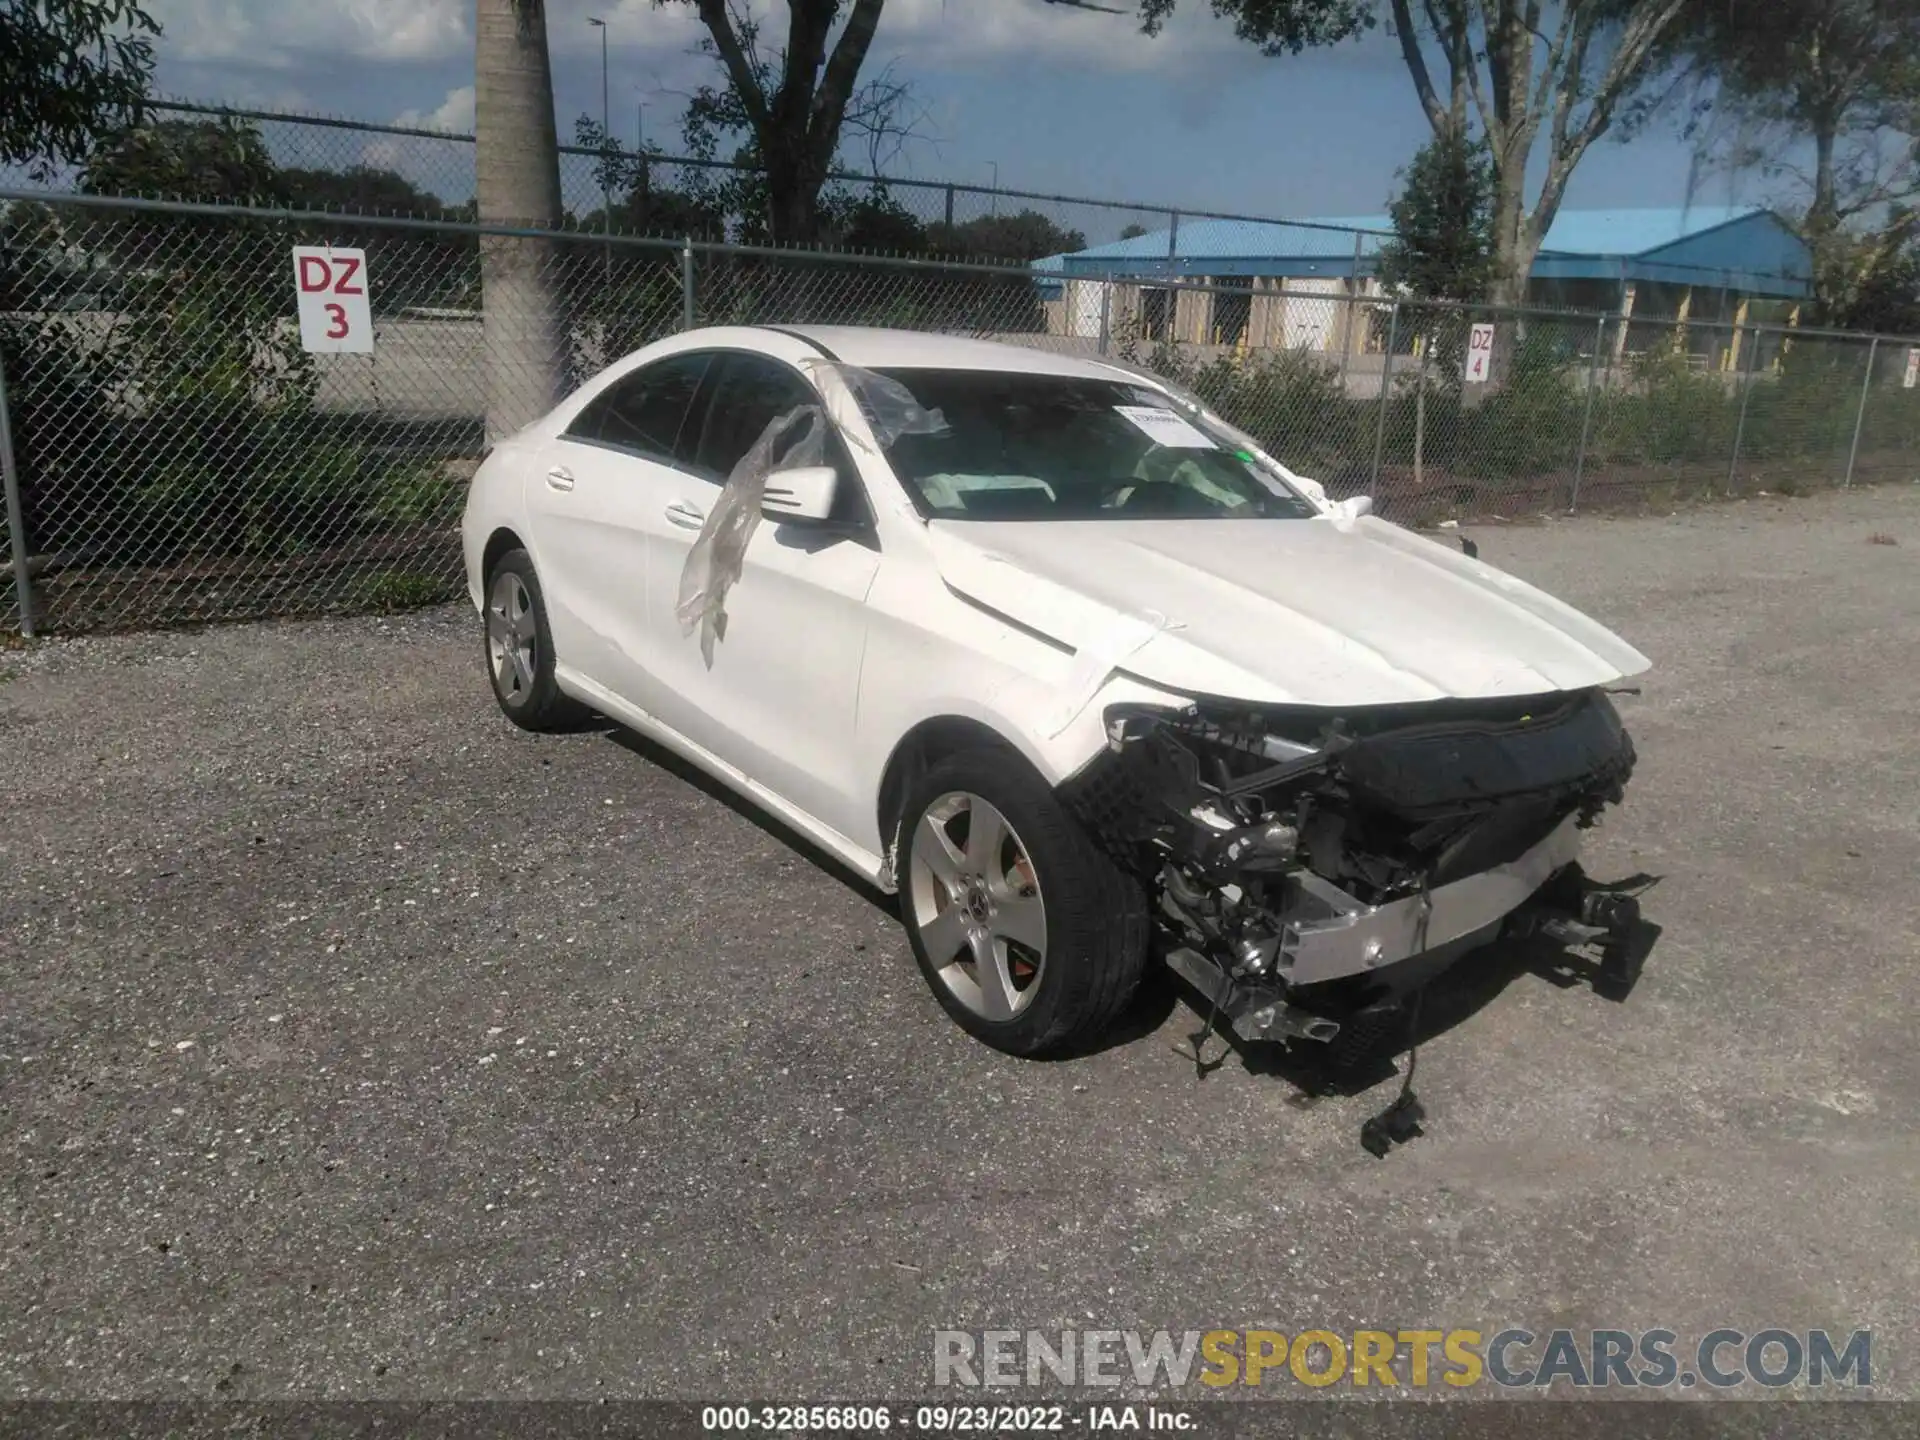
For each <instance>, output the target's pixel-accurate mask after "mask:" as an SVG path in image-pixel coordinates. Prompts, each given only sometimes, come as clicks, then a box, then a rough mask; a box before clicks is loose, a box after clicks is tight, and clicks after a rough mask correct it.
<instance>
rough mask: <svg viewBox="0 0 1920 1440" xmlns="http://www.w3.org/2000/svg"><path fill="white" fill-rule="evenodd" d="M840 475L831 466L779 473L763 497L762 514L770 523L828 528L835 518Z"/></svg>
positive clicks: (770, 480)
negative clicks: (834, 508)
mask: <svg viewBox="0 0 1920 1440" xmlns="http://www.w3.org/2000/svg"><path fill="white" fill-rule="evenodd" d="M839 488H840V474H839V472H838V471H837V470H835V469H834V468H833V467H832V466H831V465H802V466H799V467H798V468H796V469H792V470H775V471H774V472H773V473H772V474H770V475H769V476H767V485H766V489H765V490H764V491H762V492H761V496H760V513H761V514H762V515H764V516H765V517H766V518H767V519H769V520H776V521H782V522H788V523H797V524H801V525H820V524H824V523H825V522H826V520H827V519H828V517H830V516H831V515H832V514H833V501H834V496H835V494H836V493H837V492H838V490H839Z"/></svg>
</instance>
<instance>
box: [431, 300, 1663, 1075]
mask: <svg viewBox="0 0 1920 1440" xmlns="http://www.w3.org/2000/svg"><path fill="white" fill-rule="evenodd" d="M464 544H465V562H466V571H467V578H468V586H469V590H470V593H471V597H472V600H473V603H474V605H475V607H476V608H477V609H478V610H479V611H480V612H481V614H482V616H483V618H484V621H485V654H486V662H487V669H488V673H489V675H490V677H491V680H492V685H493V690H494V694H495V696H496V697H497V698H498V700H499V703H500V707H501V709H502V710H504V711H505V712H506V715H507V717H508V718H509V719H510V720H512V721H513V722H514V723H515V724H517V725H520V726H523V727H525V728H527V729H536V730H537V729H543V728H549V727H554V726H558V725H561V724H566V723H572V722H573V721H574V720H576V719H577V717H579V716H580V715H581V714H582V713H583V712H584V711H589V710H590V711H597V712H599V713H601V714H602V715H604V716H606V717H607V718H609V719H611V720H613V721H616V722H618V723H620V724H623V725H626V726H630V727H631V728H632V729H634V730H636V731H639V732H641V733H642V734H645V735H648V736H651V737H653V738H654V739H655V740H657V741H659V742H660V743H661V744H663V745H665V746H667V747H669V748H670V749H672V750H674V751H677V752H678V753H680V754H681V755H683V756H685V757H686V758H687V759H689V760H690V761H691V762H692V763H694V764H695V765H697V766H699V767H700V768H701V769H703V770H705V771H707V772H709V773H710V774H712V775H713V776H715V777H717V778H718V779H719V780H720V781H722V782H723V783H725V784H727V785H728V786H731V787H732V788H733V789H735V790H736V791H738V792H739V793H740V794H742V795H743V796H745V797H747V798H748V799H749V800H750V801H751V802H753V803H754V804H756V805H758V806H759V807H761V808H763V809H764V810H765V811H767V812H768V813H769V814H771V815H772V816H774V817H777V818H778V819H779V820H781V821H783V822H785V824H787V825H788V826H791V827H792V829H793V830H795V831H797V832H799V834H801V835H803V836H805V837H806V838H808V839H809V840H811V841H813V842H814V843H815V844H817V845H818V846H820V847H821V848H822V849H824V850H826V851H828V852H829V853H830V854H832V855H834V856H835V857H837V858H838V859H839V860H841V861H843V862H844V863H845V864H846V865H847V866H849V867H850V868H852V869H853V870H854V871H856V872H858V873H859V874H860V875H861V876H862V877H864V878H865V879H867V880H869V881H871V882H872V883H874V884H875V885H877V886H879V887H880V888H882V889H883V890H886V891H889V892H897V893H898V895H899V902H900V913H901V918H902V920H903V921H904V923H905V928H906V932H907V937H908V941H909V943H910V945H911V947H912V949H913V953H914V955H915V957H916V958H917V960H918V962H919V965H920V968H921V970H922V971H923V972H924V974H925V977H926V979H927V981H928V983H929V985H930V986H931V987H932V990H933V993H934V994H935V995H936V996H937V997H938V998H939V1001H940V1003H941V1004H942V1005H943V1006H944V1007H945V1008H946V1009H947V1011H948V1013H949V1014H951V1015H952V1016H953V1018H954V1019H955V1020H956V1021H957V1022H958V1023H959V1024H960V1025H962V1026H963V1027H965V1028H966V1029H967V1030H968V1031H970V1032H971V1033H972V1034H974V1035H975V1036H977V1037H979V1038H980V1039H981V1040H983V1041H985V1042H987V1043H988V1044H990V1045H994V1046H997V1047H999V1048H1001V1049H1004V1050H1007V1051H1011V1052H1014V1053H1017V1054H1023V1055H1035V1054H1041V1053H1045V1052H1052V1051H1059V1050H1062V1049H1067V1048H1073V1047H1083V1046H1084V1045H1085V1044H1086V1043H1087V1042H1089V1041H1090V1040H1092V1039H1094V1038H1095V1037H1097V1036H1098V1034H1099V1033H1100V1032H1101V1031H1102V1030H1103V1029H1104V1028H1105V1027H1107V1026H1108V1025H1109V1023H1110V1022H1111V1021H1112V1020H1113V1019H1114V1017H1115V1016H1116V1014H1117V1013H1118V1012H1119V1011H1120V1009H1121V1008H1122V1006H1124V1005H1125V1004H1126V1002H1127V1000H1128V998H1129V996H1130V995H1131V994H1132V992H1133V991H1134V989H1135V987H1136V985H1137V984H1138V982H1139V980H1140V979H1141V977H1142V974H1143V973H1144V970H1145V967H1146V966H1147V965H1148V963H1149V960H1150V958H1158V959H1164V960H1165V961H1167V962H1168V963H1170V964H1171V965H1172V966H1173V968H1174V969H1175V970H1176V971H1177V972H1178V973H1180V974H1181V975H1182V976H1184V977H1185V978H1186V979H1187V980H1188V981H1189V982H1191V983H1192V984H1193V985H1194V986H1195V987H1196V988H1197V989H1198V990H1199V991H1200V993H1201V995H1202V996H1203V997H1204V1000H1205V1002H1206V1003H1208V1004H1209V1005H1210V1006H1211V1007H1212V1010H1213V1014H1214V1016H1215V1017H1216V1018H1219V1017H1224V1019H1225V1021H1226V1022H1227V1023H1228V1024H1230V1025H1231V1026H1232V1028H1233V1029H1234V1030H1235V1031H1236V1032H1238V1033H1239V1034H1240V1035H1241V1036H1242V1037H1244V1038H1247V1039H1272V1040H1290V1041H1325V1040H1328V1039H1330V1038H1332V1037H1333V1036H1335V1035H1336V1034H1338V1032H1339V1030H1340V1027H1341V1026H1342V1025H1343V1024H1350V1023H1352V1022H1353V1017H1354V1016H1356V1015H1359V1014H1363V1013H1364V1014H1368V1015H1377V1014H1380V1013H1383V1012H1384V1011H1385V1010H1388V1009H1392V1008H1394V1007H1403V1006H1404V1004H1405V1002H1406V1000H1407V998H1408V997H1409V996H1411V995H1413V994H1416V993H1418V990H1419V988H1420V987H1421V986H1422V985H1423V984H1424V983H1425V982H1426V980H1427V979H1428V978H1429V977H1431V976H1432V975H1433V974H1434V973H1436V972H1437V970H1438V969H1440V968H1442V967H1443V966H1444V965H1446V964H1450V963H1453V962H1454V961H1455V960H1456V959H1457V958H1458V957H1459V956H1461V955H1463V954H1466V953H1468V952H1470V951H1471V950H1473V949H1474V948H1475V947H1477V946H1479V945H1482V944H1484V943H1485V942H1487V941H1489V940H1491V939H1493V938H1495V937H1497V936H1498V935H1499V934H1500V933H1502V931H1503V929H1505V928H1508V927H1510V926H1511V925H1513V924H1514V923H1515V922H1516V921H1517V920H1519V919H1520V918H1521V917H1522V916H1532V915H1533V913H1534V910H1535V909H1536V908H1538V907H1543V906H1546V905H1547V904H1548V900H1549V898H1550V899H1551V901H1552V904H1553V906H1555V907H1557V908H1556V911H1555V913H1556V914H1558V915H1560V916H1561V923H1562V924H1563V925H1571V926H1573V927H1574V932H1573V933H1577V934H1579V935H1583V936H1585V937H1586V938H1593V937H1595V936H1600V935H1602V934H1612V933H1614V931H1617V929H1618V926H1617V925H1612V924H1611V921H1610V918H1609V916H1610V913H1611V912H1609V911H1608V909H1607V907H1605V906H1604V905H1598V906H1597V905H1596V904H1594V903H1592V902H1593V901H1594V899H1595V896H1594V895H1593V894H1592V893H1591V892H1589V891H1587V890H1586V888H1585V882H1584V881H1583V880H1581V879H1580V872H1579V866H1578V864H1577V860H1576V857H1577V854H1578V851H1579V846H1580V840H1581V833H1580V832H1581V831H1582V830H1583V829H1585V828H1586V827H1588V826H1590V825H1591V824H1592V823H1593V822H1594V821H1595V820H1596V819H1597V818H1598V816H1599V815H1600V813H1601V811H1602V810H1603V809H1605V808H1606V807H1607V806H1609V805H1611V804H1613V803H1615V802H1617V801H1618V800H1619V799H1620V798H1621V795H1622V791H1623V787H1624V786H1625V784H1626V782H1627V779H1628V776H1629V774H1630V773H1631V771H1632V768H1633V760H1634V754H1633V746H1632V743H1631V741H1630V740H1629V739H1628V737H1627V735H1626V733H1625V731H1624V729H1623V728H1622V726H1621V723H1620V720H1619V716H1618V714H1617V713H1616V711H1615V709H1614V707H1613V705H1612V703H1611V701H1610V699H1609V698H1608V693H1607V692H1608V689H1609V687H1612V686H1615V685H1616V682H1618V681H1620V680H1622V679H1623V678H1624V677H1627V676H1631V675H1633V674H1635V673H1637V672H1640V671H1642V670H1644V669H1646V668H1647V666H1648V663H1649V662H1648V661H1647V660H1646V658H1645V657H1644V656H1642V655H1640V654H1639V653H1638V652H1637V651H1636V650H1634V649H1633V648H1632V647H1631V646H1630V645H1628V644H1627V643H1625V642H1624V641H1623V640H1621V639H1620V638H1618V637H1617V636H1615V635H1614V634H1612V633H1610V632H1609V631H1608V630H1606V629H1605V628H1603V627H1602V626H1601V625H1599V624H1597V623H1595V622H1594V621H1593V620H1591V619H1589V618H1587V617H1586V616H1584V615H1581V614H1580V613H1578V612H1577V611H1575V610H1573V609H1571V608H1570V607H1568V606H1567V605H1565V604H1562V603H1561V602H1559V601H1558V600H1555V599H1552V598H1550V597H1549V596H1547V595H1546V594H1543V593H1542V592H1541V591H1539V590H1537V589H1535V588H1534V587H1532V586H1530V585H1527V584H1524V583H1522V582H1521V581H1519V580H1517V579H1514V578H1513V577H1511V576H1509V575H1506V574H1504V573H1502V572H1501V571H1499V570H1497V569H1495V568H1493V567H1492V566H1490V565H1487V564H1483V563H1481V562H1480V561H1479V560H1477V559H1475V558H1473V557H1471V556H1469V555H1466V554H1463V553H1461V552H1460V551H1459V550H1457V549H1455V548H1453V547H1451V546H1446V545H1441V544H1438V543H1436V542H1434V541H1431V540H1428V539H1425V538H1422V537H1421V536H1418V535H1416V534H1414V533H1412V532H1410V531H1408V530H1406V529H1403V528H1401V527H1400V526H1397V525H1394V524H1391V523H1388V522H1387V521H1385V520H1383V519H1381V518H1379V517H1376V516H1374V515H1372V514H1370V513H1369V506H1368V504H1367V503H1366V502H1365V501H1364V500H1349V501H1344V502H1339V503H1335V502H1331V501H1329V500H1328V498H1327V496H1326V494H1325V492H1324V490H1323V489H1322V488H1321V487H1320V486H1319V485H1318V484H1316V483H1314V482H1313V481H1311V480H1309V479H1306V478H1303V477H1301V476H1299V475H1296V474H1295V473H1293V472H1292V471H1291V470H1290V469H1288V468H1287V467H1286V466H1285V465H1284V464H1282V463H1281V462H1280V461H1278V460H1276V459H1275V458H1273V457H1272V456H1271V455H1270V454H1268V453H1267V452H1266V451H1265V450H1263V449H1262V448H1261V447H1260V446H1259V445H1258V444H1256V443H1255V442H1254V441H1253V440H1252V439H1251V438H1250V437H1249V436H1248V435H1246V434H1245V433H1243V432H1241V431H1240V430H1238V429H1236V428H1234V427H1233V426H1231V425H1229V424H1227V423H1226V422H1225V421H1224V420H1222V419H1221V418H1220V417H1219V416H1218V415H1215V414H1213V413H1211V412H1210V411H1209V410H1208V409H1207V408H1206V407H1205V406H1204V405H1202V404H1201V403H1200V402H1199V401H1198V400H1197V399H1195V397H1193V396H1192V395H1190V394H1187V393H1186V392H1184V391H1183V390H1181V389H1179V388H1178V387H1174V386H1170V385H1168V384H1167V383H1165V382H1163V381H1161V380H1159V379H1157V378H1155V377H1153V376H1151V375H1149V374H1145V373H1142V372H1139V371H1136V370H1134V369H1132V368H1131V367H1128V366H1124V365H1121V364H1118V363H1110V362H1107V361H1102V360H1097V359H1090V358H1075V357H1069V356H1065V355H1059V354H1051V353H1048V352H1045V351H1042V350H1036V349H1028V348H1024V347H1020V346H1014V345H1006V344H995V343H989V342H985V341H979V340H971V339H961V338H952V337H944V336H936V335H926V334H915V333H905V332H897V331H889V330H869V329H855V328H833V327H817V326H807V327H794V328H779V327H772V326H765V327H760V326H749V327H728V328H712V329H700V330H692V331H688V332H686V333H683V334H680V335H676V336H674V337H672V338H671V339H667V340H662V341H660V342H658V343H656V344H653V345H649V346H647V347H646V348H644V349H642V350H640V351H638V352H636V353H634V354H632V355H629V356H627V357H626V358H625V359H623V360H621V361H619V362H617V363H616V364H614V365H612V366H610V367H608V368H607V369H606V370H605V371H604V372H603V373H602V374H600V375H598V376H596V377H595V378H594V379H593V380H591V381H589V382H588V383H587V384H585V385H583V386H582V387H581V388H580V389H579V390H578V391H577V392H576V393H574V394H573V395H572V396H570V397H569V398H568V399H567V400H565V401H564V402H563V403H561V404H560V405H559V406H558V407H556V408H555V409H554V410H553V411H552V412H551V413H550V414H548V415H547V416H546V417H544V418H543V419H541V420H539V421H538V422H536V423H534V424H533V425H531V426H529V427H528V428H526V429H525V430H523V431H521V432H520V433H518V434H516V435H514V436H512V437H511V438H509V439H506V440H503V441H502V442H500V443H499V444H498V445H497V446H496V447H495V448H493V449H492V450H491V451H490V453H489V454H488V456H487V458H486V459H485V461H484V463H483V464H482V466H481V468H480V471H479V473H478V475H477V476H476V477H475V479H474V482H473V486H472V491H471V494H470V497H469V499H468V502H467V508H466V515H465V521H464ZM1602 898H1604V897H1602ZM1615 908H1616V910H1617V907H1615ZM1613 918H1614V919H1617V915H1614V916H1613ZM1595 921H1597V922H1598V923H1597V924H1596V923H1588V922H1595ZM1583 926H1584V928H1582V927H1583ZM1610 926H1611V928H1610Z"/></svg>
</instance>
